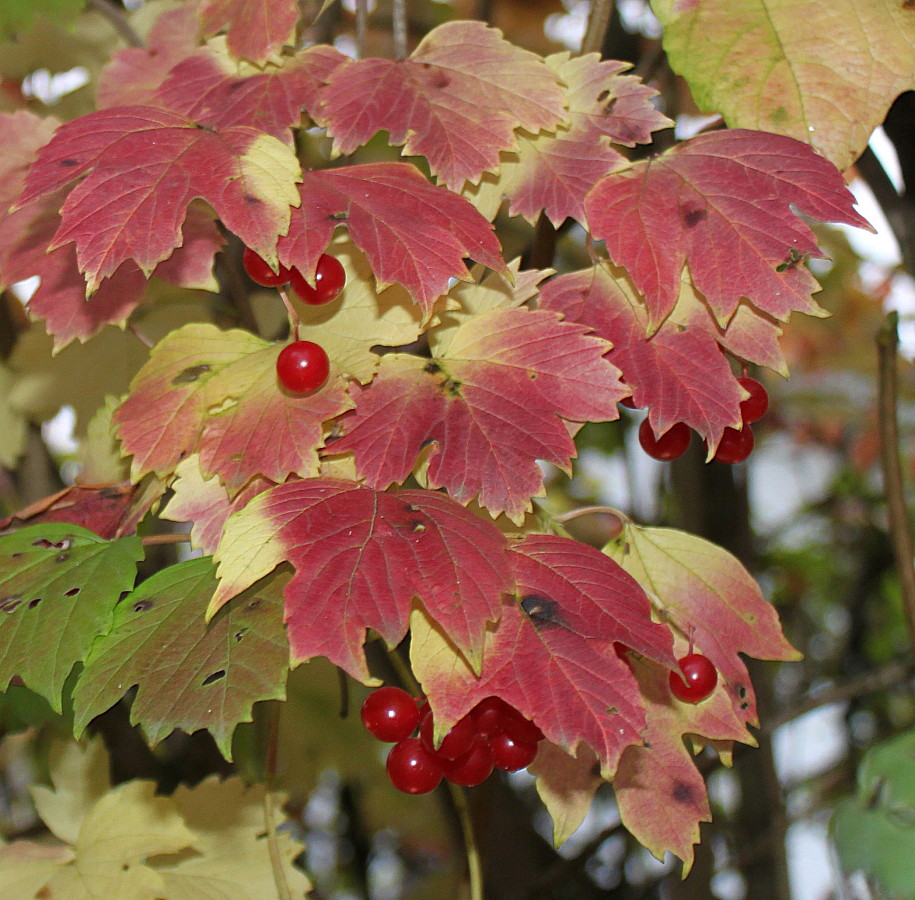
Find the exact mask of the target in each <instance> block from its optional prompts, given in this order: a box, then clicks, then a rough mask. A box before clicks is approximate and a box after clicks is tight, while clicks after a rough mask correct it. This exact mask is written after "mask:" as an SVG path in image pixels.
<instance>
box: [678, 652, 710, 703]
mask: <svg viewBox="0 0 915 900" xmlns="http://www.w3.org/2000/svg"><path fill="white" fill-rule="evenodd" d="M678 663H679V666H680V672H681V673H682V677H681V676H680V675H678V674H677V673H676V672H671V673H670V690H671V693H672V694H673V695H674V696H675V697H676V698H677V699H678V700H682V701H683V702H684V703H701V702H702V701H703V700H705V699H706V698H707V697H710V696H711V694H712V691H714V690H715V685H716V684H718V672H717V670H716V669H715V666H714V664H713V663H712V661H711V660H710V659H709V658H708V657H707V656H702V654H700V653H690V654H689V655H687V656H684V657H683V658H682V659H680V660H678Z"/></svg>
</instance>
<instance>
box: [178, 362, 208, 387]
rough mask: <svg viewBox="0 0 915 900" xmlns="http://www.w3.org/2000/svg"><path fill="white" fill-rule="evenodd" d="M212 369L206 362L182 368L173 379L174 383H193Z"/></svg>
mask: <svg viewBox="0 0 915 900" xmlns="http://www.w3.org/2000/svg"><path fill="white" fill-rule="evenodd" d="M209 371H210V367H209V366H208V365H207V364H206V363H201V364H200V365H199V366H189V367H188V368H186V369H182V370H181V371H180V372H179V373H178V374H177V375H176V376H175V377H174V378H173V379H172V384H193V383H194V382H195V381H196V380H197V379H198V378H199V377H200V376H201V375H204V374H206V373H207V372H209Z"/></svg>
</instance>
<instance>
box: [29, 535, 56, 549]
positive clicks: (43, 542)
mask: <svg viewBox="0 0 915 900" xmlns="http://www.w3.org/2000/svg"><path fill="white" fill-rule="evenodd" d="M32 546H33V547H43V548H44V549H45V550H50V549H51V547H53V546H54V545H53V544H52V543H51V542H50V541H49V540H48V539H47V538H38V540H37V541H32Z"/></svg>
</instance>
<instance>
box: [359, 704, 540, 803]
mask: <svg viewBox="0 0 915 900" xmlns="http://www.w3.org/2000/svg"><path fill="white" fill-rule="evenodd" d="M362 722H363V724H364V725H365V727H366V728H367V729H368V731H369V733H370V734H372V735H373V736H374V737H376V738H377V739H378V740H379V741H384V742H386V743H390V744H394V746H393V747H392V748H391V752H390V753H389V754H388V761H387V771H388V777H389V778H390V779H391V783H392V784H393V785H394V787H396V788H397V789H398V790H400V791H403V792H404V793H405V794H428V793H429V791H431V790H434V789H435V788H436V787H437V786H438V784H439V782H440V781H441V780H442V778H447V779H448V780H449V781H451V782H452V783H454V784H461V785H464V786H465V787H474V786H475V785H478V784H481V783H482V782H484V781H485V780H486V779H487V778H488V777H489V776H490V775H491V774H492V770H493V769H503V770H504V771H506V772H517V771H518V770H519V769H524V768H526V767H527V766H529V765H530V764H531V763H532V762H533V761H534V757H535V756H536V755H537V744H538V742H539V741H541V740H543V732H542V731H541V730H540V729H539V728H538V727H537V726H536V725H535V724H534V723H533V722H531V721H530V720H529V719H526V718H525V717H524V716H523V715H521V713H520V712H518V710H516V709H515V708H514V707H513V706H510V705H509V704H508V703H506V702H505V701H504V700H501V699H500V698H498V697H487V698H486V699H485V700H481V701H480V702H479V703H478V704H477V705H476V706H475V707H474V708H473V709H472V710H471V711H470V712H469V713H468V714H467V715H466V716H464V718H463V719H460V720H459V721H458V722H456V723H455V725H454V727H453V728H451V730H450V731H449V732H448V733H447V734H446V735H445V737H444V739H443V740H442V743H441V745H440V746H438V747H436V746H435V743H434V741H433V733H434V730H435V722H434V721H433V718H432V710H431V708H430V707H429V704H428V703H427V702H426V701H425V700H414V699H413V698H412V697H411V696H410V695H409V694H408V693H407V692H406V691H404V690H401V689H400V688H398V687H383V688H379V689H378V690H377V691H373V692H372V693H371V694H370V695H369V697H368V698H367V699H366V701H365V703H363V704H362Z"/></svg>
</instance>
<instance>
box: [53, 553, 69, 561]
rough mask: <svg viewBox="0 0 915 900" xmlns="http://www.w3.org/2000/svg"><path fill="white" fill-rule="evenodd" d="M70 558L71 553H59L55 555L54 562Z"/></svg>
mask: <svg viewBox="0 0 915 900" xmlns="http://www.w3.org/2000/svg"><path fill="white" fill-rule="evenodd" d="M69 558H70V554H69V553H58V554H57V556H55V557H54V562H66V561H67V560H68V559H69Z"/></svg>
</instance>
